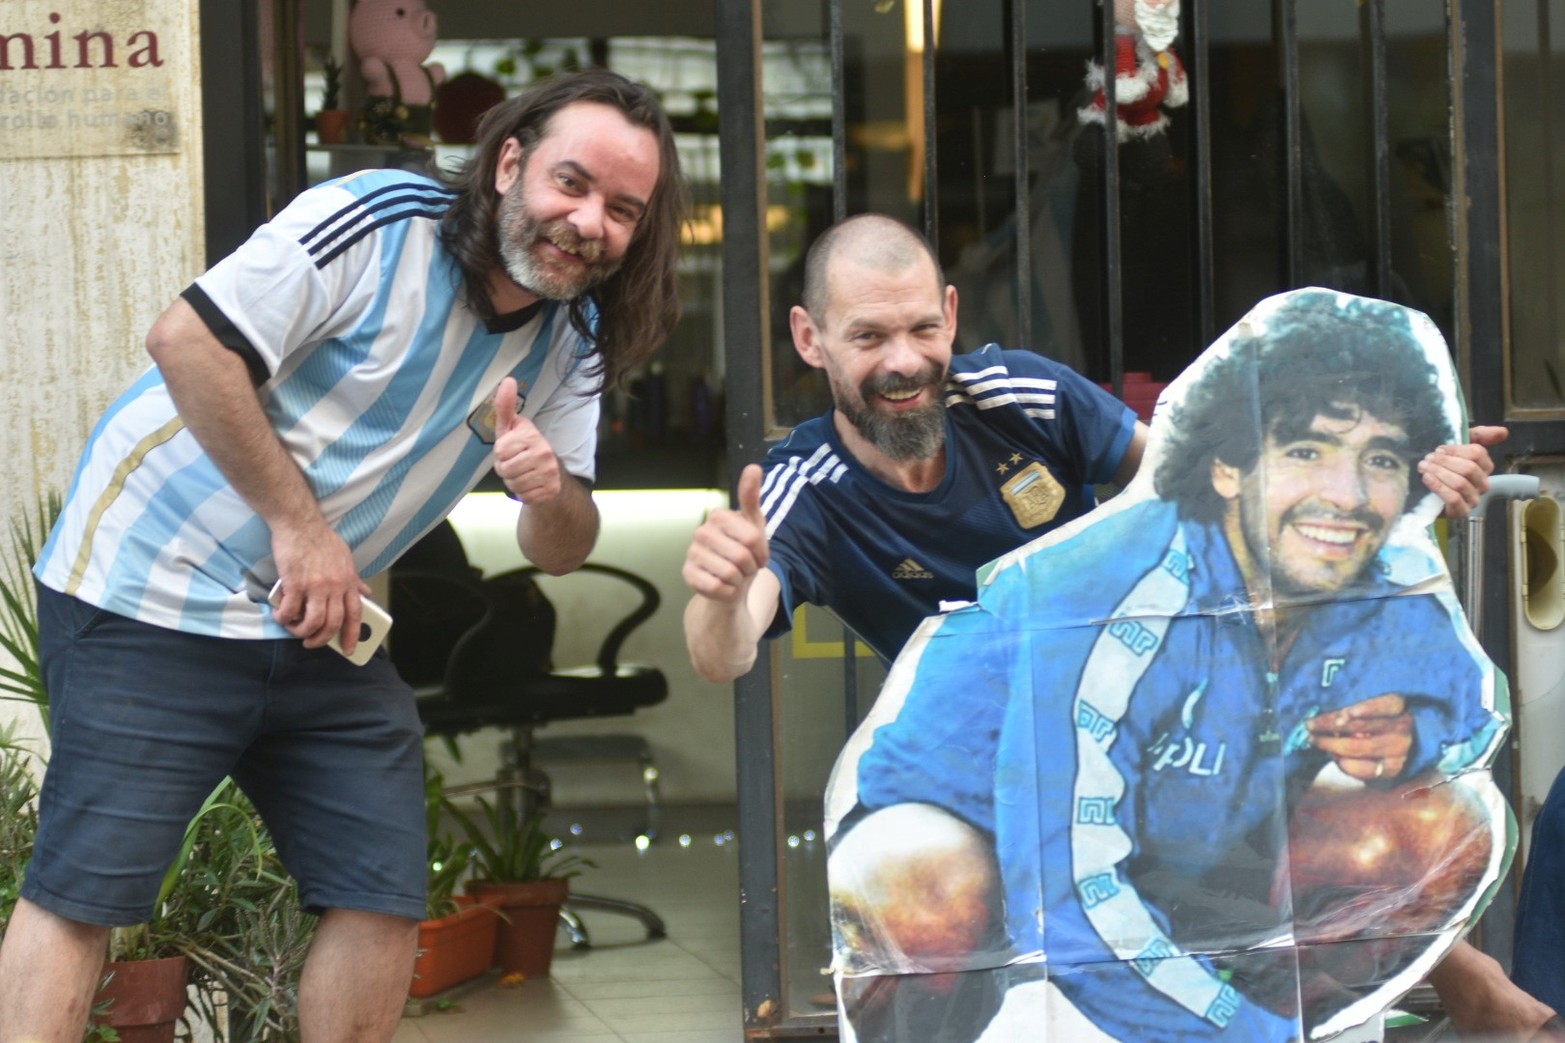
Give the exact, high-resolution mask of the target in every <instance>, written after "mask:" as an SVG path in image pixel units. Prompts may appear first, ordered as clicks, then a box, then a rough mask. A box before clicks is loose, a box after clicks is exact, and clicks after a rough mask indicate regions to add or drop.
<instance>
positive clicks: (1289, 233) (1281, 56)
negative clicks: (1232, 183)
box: [1272, 0, 1304, 289]
mask: <svg viewBox="0 0 1565 1043" xmlns="http://www.w3.org/2000/svg"><path fill="white" fill-rule="evenodd" d="M1272 36H1273V39H1274V41H1275V42H1276V45H1277V64H1278V78H1279V80H1280V83H1279V86H1280V88H1281V92H1282V112H1281V120H1282V128H1281V129H1282V151H1281V154H1280V155H1279V156H1278V165H1279V170H1278V176H1279V178H1280V181H1281V188H1282V192H1281V195H1282V198H1283V211H1282V222H1281V228H1282V243H1283V259H1282V260H1283V286H1284V287H1286V288H1288V289H1292V288H1294V287H1296V286H1298V285H1299V280H1300V279H1301V278H1302V276H1303V272H1304V145H1303V140H1302V135H1301V131H1300V125H1299V106H1300V104H1301V101H1300V97H1299V20H1298V6H1297V3H1296V0H1273V2H1272Z"/></svg>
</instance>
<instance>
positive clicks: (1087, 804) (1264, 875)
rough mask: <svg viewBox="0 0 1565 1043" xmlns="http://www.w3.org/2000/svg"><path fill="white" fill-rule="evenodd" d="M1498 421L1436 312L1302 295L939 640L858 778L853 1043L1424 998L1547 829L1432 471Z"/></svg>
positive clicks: (1271, 308)
mask: <svg viewBox="0 0 1565 1043" xmlns="http://www.w3.org/2000/svg"><path fill="white" fill-rule="evenodd" d="M1465 430H1466V428H1465V425H1464V423H1463V416H1462V406H1461V399H1460V394H1459V392H1458V389H1457V384H1456V381H1455V378H1454V376H1453V375H1452V372H1451V368H1450V362H1449V353H1448V352H1447V350H1446V346H1445V344H1444V342H1443V341H1442V339H1441V337H1440V335H1439V333H1438V331H1437V330H1436V329H1435V327H1434V325H1433V323H1431V322H1430V321H1429V320H1428V319H1427V318H1426V317H1425V316H1423V315H1421V314H1419V313H1417V312H1414V311H1410V310H1408V309H1406V308H1402V307H1400V306H1397V305H1392V304H1387V303H1385V302H1382V301H1374V300H1367V299H1364V298H1359V297H1352V296H1349V295H1346V294H1339V293H1336V292H1333V291H1327V290H1316V289H1311V290H1298V291H1294V292H1291V293H1288V294H1283V295H1281V296H1278V297H1273V298H1269V299H1268V300H1266V301H1263V302H1261V303H1260V304H1259V305H1257V306H1256V307H1255V309H1254V310H1253V311H1251V313H1250V314H1249V315H1247V316H1246V317H1245V318H1244V320H1243V321H1241V322H1240V323H1239V324H1238V325H1236V326H1235V327H1234V328H1233V329H1232V330H1230V331H1228V333H1226V334H1225V335H1224V336H1223V337H1222V338H1221V339H1220V340H1219V341H1218V342H1217V343H1216V344H1214V345H1213V346H1212V347H1211V348H1210V349H1209V350H1208V351H1207V352H1206V353H1204V354H1203V355H1202V356H1201V358H1200V359H1198V360H1197V361H1196V363H1195V364H1194V365H1193V366H1192V367H1191V368H1190V369H1189V370H1188V371H1186V373H1185V374H1184V375H1183V376H1181V377H1180V378H1179V380H1177V381H1176V382H1175V383H1174V384H1172V385H1171V386H1170V387H1169V389H1168V391H1167V394H1166V396H1165V398H1164V401H1163V402H1162V403H1161V404H1160V405H1159V409H1158V413H1157V416H1156V418H1155V419H1154V420H1153V423H1152V435H1151V441H1150V445H1149V447H1148V452H1147V456H1146V459H1145V462H1144V464H1143V466H1142V468H1141V470H1140V473H1139V474H1138V476H1137V478H1136V480H1135V482H1134V483H1133V484H1132V485H1131V487H1130V488H1129V489H1127V490H1126V491H1125V492H1124V493H1122V494H1121V495H1120V496H1118V497H1116V498H1114V499H1113V500H1112V501H1110V502H1109V503H1108V504H1106V505H1105V506H1103V507H1101V508H1099V509H1098V510H1097V511H1095V512H1093V513H1092V514H1090V515H1088V516H1087V517H1084V518H1082V519H1080V520H1079V521H1078V522H1076V523H1074V524H1072V525H1070V526H1067V527H1066V528H1063V529H1061V530H1059V531H1057V532H1054V533H1051V534H1050V535H1049V536H1046V537H1044V538H1042V539H1040V540H1038V541H1036V542H1034V543H1031V544H1029V545H1027V546H1025V547H1023V548H1021V549H1019V550H1017V551H1015V552H1013V553H1012V554H1010V555H1007V556H1006V557H1004V558H1002V559H1000V560H999V561H997V562H994V563H993V564H991V565H990V566H988V567H987V568H986V569H985V570H983V572H982V573H981V581H980V586H979V600H978V603H977V604H975V605H972V606H968V607H965V608H961V609H958V610H956V611H952V612H950V613H948V614H946V615H943V616H939V617H935V618H932V619H929V620H926V621H925V622H924V624H923V625H922V626H921V627H920V629H919V630H918V631H917V633H916V634H915V635H914V636H913V638H912V639H911V640H910V641H909V642H908V644H907V646H906V648H904V649H903V651H902V654H901V655H900V656H899V657H898V658H897V660H896V662H895V664H893V667H892V671H891V675H890V677H889V678H888V680H887V682H886V686H885V689H884V692H883V694H882V695H881V698H880V700H879V702H878V703H877V704H876V706H875V709H874V711H873V712H872V713H871V715H870V717H869V719H868V720H867V721H866V722H865V723H864V725H863V726H862V727H861V728H860V729H859V730H858V732H857V733H856V734H855V735H854V737H853V738H852V740H851V741H850V742H849V744H848V747H847V748H846V750H845V751H844V753H843V755H842V757H841V758H840V759H839V761H838V764H837V767H836V770H835V771H834V773H833V777H832V782H831V784H830V786H829V787H828V795H827V814H826V822H827V832H828V836H829V838H830V841H831V845H832V853H831V856H830V860H829V863H828V876H829V880H830V888H831V894H832V918H833V935H834V943H835V948H836V968H835V972H836V980H837V985H838V997H839V1012H840V1020H841V1023H842V1035H843V1039H844V1040H847V1041H857V1043H891V1041H896V1043H917V1041H940V1043H948V1041H968V1040H979V1039H981V1040H983V1041H985V1043H995V1041H1001V1040H1018V1041H1020V1040H1027V1041H1029V1043H1035V1041H1038V1040H1052V1041H1059V1043H1090V1041H1094V1040H1120V1041H1125V1043H1164V1041H1169V1043H1172V1041H1179V1043H1186V1041H1192V1043H1193V1041H1208V1040H1222V1041H1229V1040H1232V1041H1236V1043H1237V1041H1243V1043H1267V1041H1279V1043H1280V1041H1285V1040H1293V1039H1311V1040H1314V1039H1326V1038H1329V1037H1331V1036H1333V1035H1336V1034H1337V1033H1339V1032H1342V1031H1343V1030H1346V1029H1348V1028H1351V1027H1354V1026H1357V1025H1360V1024H1362V1023H1363V1022H1365V1021H1366V1020H1367V1019H1369V1018H1371V1017H1373V1016H1374V1015H1376V1014H1377V1013H1379V1012H1380V1011H1382V1010H1384V1009H1385V1008H1386V1007H1387V1006H1389V1005H1390V1004H1392V1003H1394V1002H1395V1001H1396V1000H1397V999H1398V998H1399V997H1400V996H1402V995H1403V994H1404V993H1405V992H1406V991H1407V990H1408V989H1410V988H1411V987H1412V986H1413V985H1415V984H1416V983H1417V982H1418V981H1419V980H1420V979H1421V978H1422V977H1423V975H1424V974H1426V973H1427V972H1428V970H1429V968H1430V967H1432V966H1433V965H1434V964H1435V962H1436V961H1438V960H1439V958H1440V957H1441V956H1443V955H1444V954H1445V952H1446V951H1447V950H1448V949H1449V948H1450V947H1451V945H1452V944H1454V942H1455V941H1456V939H1458V938H1459V937H1460V936H1461V935H1462V933H1463V932H1464V931H1465V930H1466V929H1467V928H1468V927H1469V926H1470V925H1471V924H1472V922H1473V921H1474V919H1475V918H1476V917H1477V915H1478V913H1479V912H1480V911H1481V909H1482V906H1483V905H1484V904H1485V902H1486V901H1487V896H1488V894H1489V893H1490V891H1491V890H1492V888H1493V885H1494V884H1495V882H1496V881H1497V880H1498V879H1499V877H1500V874H1501V872H1502V870H1503V868H1504V866H1505V865H1506V864H1507V863H1508V861H1509V858H1510V851H1511V847H1512V843H1513V839H1512V837H1513V833H1514V829H1513V826H1512V824H1511V822H1510V817H1509V812H1508V810H1507V808H1506V806H1505V803H1504V801H1503V800H1502V799H1501V797H1500V795H1499V792H1498V790H1497V788H1496V787H1495V785H1494V783H1493V781H1492V780H1491V779H1490V776H1489V771H1488V767H1489V763H1490V761H1491V759H1492V757H1493V756H1494V753H1495V750H1496V749H1497V747H1498V744H1499V742H1500V741H1501V738H1502V736H1503V734H1504V732H1505V729H1506V721H1507V718H1506V713H1507V710H1508V707H1507V700H1506V696H1505V689H1504V680H1503V678H1502V677H1501V676H1500V675H1499V674H1498V673H1497V672H1496V670H1495V669H1494V666H1493V664H1492V663H1490V661H1489V660H1488V659H1487V658H1486V657H1485V656H1484V654H1483V652H1482V650H1481V649H1480V648H1479V645H1478V642H1477V640H1476V639H1475V638H1474V636H1473V634H1472V633H1471V631H1470V630H1469V628H1468V626H1467V622H1466V620H1465V619H1464V618H1463V616H1462V612H1461V609H1460V607H1459V605H1458V602H1457V599H1456V597H1455V595H1454V591H1453V589H1452V585H1451V582H1450V577H1449V575H1448V573H1447V570H1446V567H1445V563H1444V561H1443V559H1442V557H1441V555H1440V553H1439V550H1438V548H1437V546H1436V545H1435V543H1434V541H1433V539H1432V537H1431V533H1430V525H1431V523H1432V522H1433V520H1434V517H1435V515H1436V514H1437V513H1438V511H1439V501H1438V499H1437V498H1436V497H1434V496H1432V495H1429V494H1427V493H1426V492H1425V490H1424V488H1423V485H1422V482H1421V480H1420V479H1419V476H1418V472H1417V463H1418V461H1419V460H1420V459H1421V458H1422V457H1423V456H1424V455H1425V454H1426V453H1428V452H1429V451H1430V450H1431V449H1433V448H1434V447H1435V446H1437V445H1440V444H1442V443H1448V442H1453V441H1457V440H1459V439H1458V432H1464V431H1465Z"/></svg>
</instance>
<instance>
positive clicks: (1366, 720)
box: [1304, 693, 1413, 782]
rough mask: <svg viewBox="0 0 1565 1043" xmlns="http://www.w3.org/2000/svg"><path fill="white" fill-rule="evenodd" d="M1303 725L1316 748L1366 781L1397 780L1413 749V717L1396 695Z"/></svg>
mask: <svg viewBox="0 0 1565 1043" xmlns="http://www.w3.org/2000/svg"><path fill="white" fill-rule="evenodd" d="M1304 726H1305V727H1306V728H1307V729H1309V733H1310V739H1311V741H1312V742H1313V743H1314V745H1315V747H1316V748H1317V749H1319V750H1321V751H1322V752H1324V753H1325V754H1327V755H1328V756H1329V757H1331V759H1332V760H1334V761H1336V762H1337V767H1339V768H1341V769H1342V770H1343V771H1344V772H1345V773H1346V774H1348V775H1351V776H1352V777H1353V778H1355V779H1360V780H1363V781H1365V782H1368V781H1370V780H1373V779H1385V778H1396V777H1397V776H1398V775H1400V774H1402V769H1403V768H1405V767H1407V758H1408V754H1410V753H1411V752H1412V750H1413V715H1412V714H1411V713H1409V712H1408V709H1407V701H1406V700H1405V699H1403V698H1402V697H1401V696H1400V695H1397V694H1395V693H1387V694H1385V695H1377V696H1375V697H1374V698H1373V699H1366V700H1364V701H1363V702H1361V703H1355V704H1354V705H1352V706H1348V707H1345V708H1343V709H1341V710H1332V711H1330V712H1328V713H1323V714H1320V715H1318V716H1315V717H1311V718H1310V719H1309V720H1308V721H1305V722H1304Z"/></svg>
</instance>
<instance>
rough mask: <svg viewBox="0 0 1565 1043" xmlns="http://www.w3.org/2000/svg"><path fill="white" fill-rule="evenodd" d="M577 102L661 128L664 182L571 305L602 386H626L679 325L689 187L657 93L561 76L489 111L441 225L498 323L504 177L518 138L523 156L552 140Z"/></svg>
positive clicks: (592, 73)
mask: <svg viewBox="0 0 1565 1043" xmlns="http://www.w3.org/2000/svg"><path fill="white" fill-rule="evenodd" d="M577 102H593V103H596V104H599V105H608V106H610V107H611V108H613V109H616V110H617V111H618V112H619V113H620V114H621V115H623V116H624V117H625V119H626V121H627V122H629V123H630V124H631V125H632V126H635V127H642V128H644V129H646V130H649V131H651V132H652V135H653V136H654V137H655V138H656V139H657V143H658V163H659V166H658V183H657V187H656V188H654V189H653V191H652V198H651V199H649V200H648V201H647V209H646V213H645V214H643V215H642V218H641V220H640V221H639V222H638V223H637V225H636V231H635V234H634V236H633V237H632V239H631V243H630V249H629V250H628V251H627V252H626V254H625V259H624V263H623V264H622V265H621V266H620V269H619V271H617V272H615V273H614V274H613V275H612V276H610V277H609V278H608V279H607V280H605V281H604V282H603V283H602V284H601V285H599V286H597V287H595V288H593V289H592V290H590V291H588V292H587V293H586V294H584V295H582V296H581V297H578V298H576V299H575V300H572V301H571V302H570V317H571V325H572V326H574V327H575V328H576V330H577V332H579V333H580V334H581V335H582V337H583V338H584V339H585V340H586V341H587V343H588V344H590V345H591V346H592V357H593V359H594V365H595V366H596V367H597V371H598V375H599V376H600V377H601V386H602V387H612V386H615V385H617V384H621V383H623V382H624V380H625V378H626V376H627V374H629V373H630V372H631V371H632V370H634V369H635V368H636V367H637V366H638V365H640V364H641V363H643V362H645V361H646V360H647V359H648V358H649V357H650V356H651V355H652V353H653V352H654V351H656V350H657V348H658V346H659V345H661V344H662V343H663V341H664V340H665V339H666V338H667V337H668V335H669V333H670V332H671V331H672V330H673V328H674V324H675V323H676V322H678V321H679V308H680V305H679V281H678V273H677V272H676V264H677V262H678V259H679V249H680V230H681V227H682V225H683V223H684V215H685V184H684V177H683V175H682V174H681V173H680V167H679V153H678V152H677V151H676V150H675V147H674V132H673V128H672V127H671V126H670V125H669V122H668V116H667V114H665V113H664V111H663V106H662V104H661V103H660V102H659V101H658V99H657V96H656V95H654V94H653V93H652V91H651V90H649V89H648V88H646V87H644V86H642V85H641V84H638V83H635V82H634V81H632V80H629V79H627V78H626V77H624V76H621V75H620V74H619V73H615V72H609V71H608V70H606V69H586V70H582V71H579V72H569V73H561V74H559V75H556V76H552V77H549V78H548V79H544V80H540V81H539V82H537V83H534V84H532V85H530V86H528V87H527V88H526V89H525V90H523V91H522V92H521V93H520V94H518V95H517V96H516V97H514V98H510V99H508V100H507V101H504V102H501V103H500V104H499V105H496V106H495V107H494V108H492V109H490V110H489V111H488V112H487V113H485V114H484V117H483V119H482V120H481V121H480V122H479V124H478V132H477V138H478V141H477V149H476V151H475V152H474V154H473V156H472V158H471V159H469V160H468V161H467V162H466V163H465V164H463V166H462V168H461V169H460V170H458V171H456V172H455V173H453V174H447V175H444V180H445V181H446V183H447V184H448V185H449V186H450V187H451V188H452V189H453V190H455V191H456V193H457V198H456V201H455V202H454V203H453V204H452V205H451V208H450V210H448V211H447V212H446V215H445V217H444V218H442V219H441V222H440V231H441V238H442V240H443V241H444V242H445V244H446V247H447V248H448V249H449V250H450V251H451V252H452V254H453V255H454V256H455V257H456V263H457V267H458V268H460V270H461V272H462V281H463V284H464V286H465V287H466V289H467V299H468V304H469V306H470V307H472V309H473V310H474V311H475V312H477V313H478V315H479V316H480V317H481V318H483V319H486V320H487V319H492V318H494V305H493V303H492V302H491V301H490V299H489V279H490V276H491V275H492V273H494V272H495V271H497V270H498V271H503V270H504V262H503V261H502V260H501V257H500V240H499V209H500V198H501V197H500V194H499V193H498V192H497V191H496V190H495V171H496V169H497V168H498V167H499V163H500V153H501V150H502V149H503V148H504V147H505V143H506V142H507V141H508V140H510V139H511V138H515V139H517V141H519V142H520V143H521V145H522V148H523V150H524V151H530V150H531V149H532V147H533V146H534V145H536V144H537V143H538V142H539V141H541V140H543V139H544V138H545V137H547V136H548V134H549V129H550V122H551V121H552V120H553V119H554V117H555V116H556V115H557V114H558V113H559V112H560V111H561V110H562V109H564V108H565V107H566V106H568V105H574V104H576V103H577Z"/></svg>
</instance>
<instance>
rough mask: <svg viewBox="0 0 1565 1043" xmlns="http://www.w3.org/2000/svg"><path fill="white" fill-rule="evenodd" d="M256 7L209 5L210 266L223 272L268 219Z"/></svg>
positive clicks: (204, 50) (205, 137) (204, 96)
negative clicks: (222, 267) (230, 257)
mask: <svg viewBox="0 0 1565 1043" xmlns="http://www.w3.org/2000/svg"><path fill="white" fill-rule="evenodd" d="M260 35H261V33H260V20H259V12H258V11H257V8H256V0H201V67H202V68H203V69H206V70H209V71H210V70H214V69H221V70H223V75H221V76H219V75H215V74H209V75H204V76H202V77H201V109H202V113H203V117H202V141H201V155H202V163H203V164H204V169H205V182H206V192H205V195H206V261H207V264H208V265H213V264H216V263H217V262H218V261H219V260H221V259H222V258H224V257H226V256H228V255H229V254H230V253H232V252H233V251H234V248H235V247H237V246H238V245H239V244H240V243H242V242H244V241H245V240H246V239H248V238H249V237H250V233H251V232H252V231H254V230H255V229H256V228H257V227H258V226H259V225H260V224H261V223H262V222H263V221H265V220H266V218H267V213H266V149H265V137H266V115H265V110H264V109H263V108H262V105H261V43H260Z"/></svg>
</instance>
